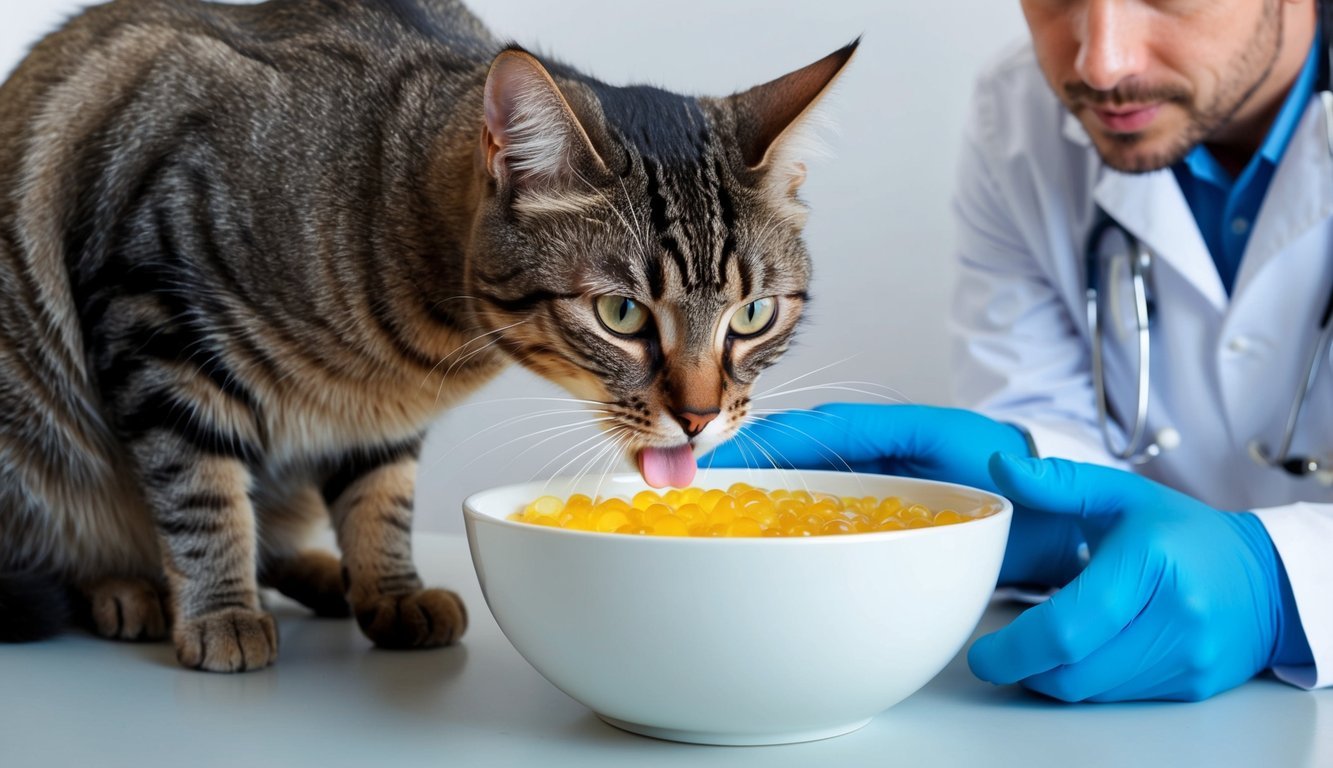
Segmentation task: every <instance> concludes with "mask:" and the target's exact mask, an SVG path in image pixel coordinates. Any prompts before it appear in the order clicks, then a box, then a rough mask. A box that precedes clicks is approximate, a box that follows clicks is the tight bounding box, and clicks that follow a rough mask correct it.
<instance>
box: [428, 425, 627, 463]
mask: <svg viewBox="0 0 1333 768" xmlns="http://www.w3.org/2000/svg"><path fill="white" fill-rule="evenodd" d="M613 420H614V418H613V417H603V418H597V419H585V420H584V421H580V422H577V423H575V424H560V425H557V426H554V427H546V428H544V429H539V430H536V431H534V432H527V433H524V434H522V435H519V436H518V437H515V438H512V439H509V440H506V441H504V442H503V443H500V444H499V445H496V446H493V447H491V448H488V449H487V450H485V451H482V452H481V453H479V454H477V455H476V456H473V457H472V459H471V460H469V461H468V462H467V463H466V464H464V465H463V466H462V467H461V468H462V469H466V468H468V467H470V466H472V465H473V464H475V463H477V462H478V461H479V460H481V459H483V458H485V457H487V456H489V455H491V454H492V453H495V452H496V451H500V450H504V449H505V448H508V447H509V446H511V445H513V444H514V443H517V442H520V441H523V440H531V439H532V438H534V437H537V436H538V435H544V434H547V433H550V432H554V433H555V434H551V435H548V436H547V437H544V438H542V439H541V440H538V441H537V442H535V443H532V444H531V445H529V446H528V447H526V448H524V449H523V450H522V451H519V452H518V453H516V454H514V455H513V456H511V457H510V458H509V461H507V462H505V464H504V466H503V467H502V469H503V468H507V467H509V465H510V464H512V463H514V461H516V460H517V459H518V458H519V457H521V456H523V455H524V454H526V453H527V452H528V451H531V450H532V449H534V448H537V447H540V446H542V445H545V444H546V443H549V442H550V441H552V440H558V439H560V438H561V437H564V436H565V435H568V434H571V433H574V432H577V431H579V430H580V429H587V428H588V427H595V426H597V425H598V424H601V423H605V422H607V421H613ZM441 458H443V457H441ZM439 460H440V459H437V463H438V461H439Z"/></svg>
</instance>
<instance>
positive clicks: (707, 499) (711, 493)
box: [696, 488, 727, 514]
mask: <svg viewBox="0 0 1333 768" xmlns="http://www.w3.org/2000/svg"><path fill="white" fill-rule="evenodd" d="M726 495H727V492H726V491H723V490H719V489H717V488H713V489H712V490H708V491H704V492H703V493H702V494H700V496H699V498H698V500H697V501H696V503H697V504H698V505H699V506H701V507H703V509H704V511H705V512H708V513H710V514H711V513H712V511H713V508H714V507H716V506H717V503H718V502H719V501H721V500H722V499H723V498H724V497H726Z"/></svg>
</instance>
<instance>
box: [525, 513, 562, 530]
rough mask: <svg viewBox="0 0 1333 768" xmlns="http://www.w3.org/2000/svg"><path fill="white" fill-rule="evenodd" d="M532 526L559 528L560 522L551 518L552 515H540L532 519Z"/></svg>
mask: <svg viewBox="0 0 1333 768" xmlns="http://www.w3.org/2000/svg"><path fill="white" fill-rule="evenodd" d="M532 524H533V525H546V526H550V527H552V528H555V527H559V525H560V521H559V520H556V519H555V518H554V517H551V516H550V515H538V516H537V517H534V518H532Z"/></svg>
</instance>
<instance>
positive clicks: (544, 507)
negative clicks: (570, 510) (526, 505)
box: [532, 496, 565, 517]
mask: <svg viewBox="0 0 1333 768" xmlns="http://www.w3.org/2000/svg"><path fill="white" fill-rule="evenodd" d="M564 506H565V505H564V503H563V502H561V501H560V499H558V498H556V497H555V496H542V497H541V498H539V499H537V500H536V501H534V502H532V511H534V512H536V513H537V514H539V515H543V516H547V517H555V516H556V515H558V514H560V510H561V509H562V508H564Z"/></svg>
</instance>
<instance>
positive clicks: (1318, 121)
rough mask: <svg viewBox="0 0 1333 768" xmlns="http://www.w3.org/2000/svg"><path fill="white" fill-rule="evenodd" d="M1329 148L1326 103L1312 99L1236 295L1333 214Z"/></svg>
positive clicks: (1254, 236)
mask: <svg viewBox="0 0 1333 768" xmlns="http://www.w3.org/2000/svg"><path fill="white" fill-rule="evenodd" d="M1330 149H1331V148H1330V147H1329V140H1328V134H1327V132H1326V129H1325V125H1324V109H1323V106H1322V105H1321V103H1320V101H1319V99H1318V98H1314V99H1311V100H1310V104H1309V105H1308V106H1307V107H1306V110H1305V115H1304V117H1302V118H1301V122H1300V124H1299V125H1298V126H1297V128H1296V132H1295V133H1294V134H1293V135H1292V137H1291V143H1290V144H1288V145H1287V151H1286V152H1285V153H1284V154H1283V156H1282V161H1281V162H1280V163H1279V164H1278V167H1277V170H1276V172H1274V174H1273V179H1272V181H1270V182H1269V185H1268V192H1267V193H1266V194H1265V196H1264V202H1263V204H1262V205H1261V206H1260V208H1259V214H1258V216H1256V217H1255V222H1254V231H1253V232H1252V233H1251V234H1250V241H1249V243H1248V244H1247V245H1246V247H1245V256H1244V258H1242V259H1241V262H1240V272H1239V274H1237V275H1236V289H1235V291H1234V293H1235V296H1236V298H1237V299H1239V298H1240V297H1241V296H1242V295H1243V294H1244V292H1245V289H1246V288H1247V287H1248V286H1249V284H1250V283H1251V282H1253V280H1254V278H1255V276H1256V275H1258V274H1259V272H1260V270H1263V269H1264V268H1266V267H1268V266H1269V265H1270V264H1272V263H1274V262H1280V261H1282V259H1281V258H1280V256H1281V255H1282V254H1283V253H1285V252H1287V251H1288V250H1289V246H1290V245H1291V244H1292V243H1294V242H1295V241H1297V240H1299V239H1300V238H1301V237H1303V236H1304V235H1305V234H1306V233H1308V232H1309V231H1310V230H1311V229H1312V228H1313V227H1315V226H1318V225H1320V224H1322V223H1323V222H1325V221H1326V220H1327V219H1328V218H1329V217H1330V216H1333V184H1330V183H1329V181H1328V180H1329V179H1333V157H1331V156H1330Z"/></svg>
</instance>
